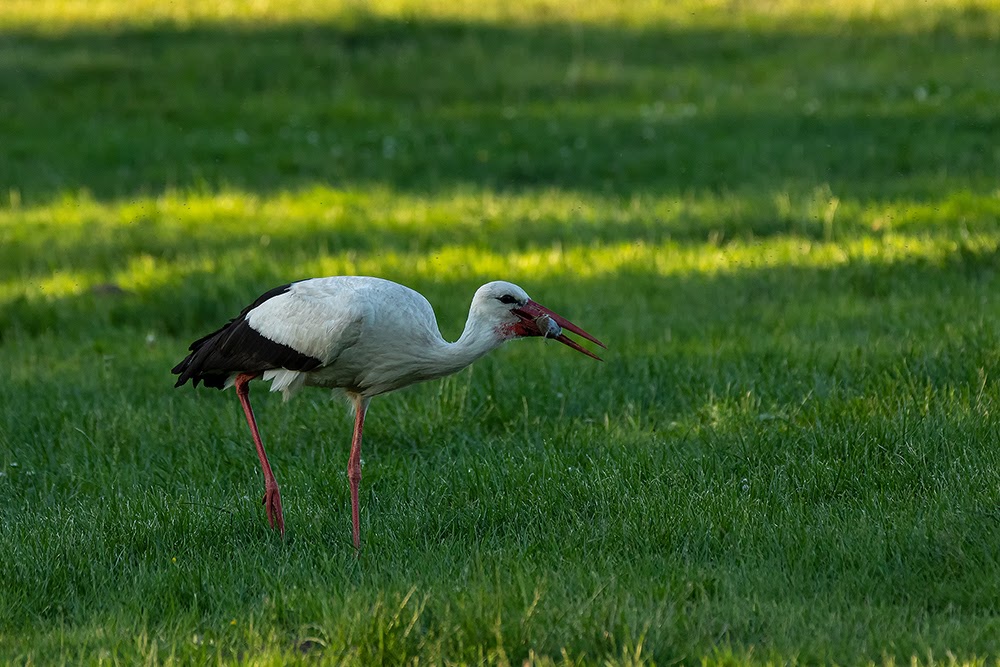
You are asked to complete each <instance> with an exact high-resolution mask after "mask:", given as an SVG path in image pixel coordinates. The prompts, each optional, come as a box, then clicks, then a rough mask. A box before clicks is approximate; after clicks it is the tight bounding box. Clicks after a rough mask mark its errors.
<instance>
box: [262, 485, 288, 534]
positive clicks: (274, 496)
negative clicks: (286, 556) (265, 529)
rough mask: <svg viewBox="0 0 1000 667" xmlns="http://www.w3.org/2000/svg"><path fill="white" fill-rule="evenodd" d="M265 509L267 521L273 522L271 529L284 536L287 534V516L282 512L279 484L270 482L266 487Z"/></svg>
mask: <svg viewBox="0 0 1000 667" xmlns="http://www.w3.org/2000/svg"><path fill="white" fill-rule="evenodd" d="M263 503H264V510H265V511H266V512H267V522H268V523H269V524H271V529H272V530H276V531H278V532H279V533H280V534H281V536H282V537H284V536H285V517H284V515H283V514H282V512H281V493H280V492H279V491H278V485H277V484H268V485H266V486H265V487H264V500H263Z"/></svg>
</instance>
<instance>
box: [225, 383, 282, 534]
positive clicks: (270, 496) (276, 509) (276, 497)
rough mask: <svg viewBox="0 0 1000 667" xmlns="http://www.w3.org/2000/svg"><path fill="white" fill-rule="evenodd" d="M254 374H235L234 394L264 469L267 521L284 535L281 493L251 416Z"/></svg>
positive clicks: (255, 423) (254, 420) (255, 421)
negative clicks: (241, 408) (238, 399)
mask: <svg viewBox="0 0 1000 667" xmlns="http://www.w3.org/2000/svg"><path fill="white" fill-rule="evenodd" d="M255 377H257V376H256V375H250V374H248V373H243V374H241V375H237V376H236V395H237V396H239V397H240V405H242V406H243V414H245V415H246V418H247V424H249V425H250V434H251V435H253V444H254V445H255V446H256V447H257V457H258V458H259V459H260V467H261V469H262V470H263V471H264V510H265V511H266V512H267V521H268V523H270V524H271V528H274V529H277V531H278V532H279V533H281V536H282V537H284V535H285V518H284V515H283V514H282V512H281V494H280V493H279V492H278V481H277V480H276V479H274V473H273V472H271V464H270V463H268V461H267V453H266V452H265V451H264V443H263V442H262V441H261V439H260V432H259V431H258V430H257V420H256V419H254V417H253V408H252V407H251V406H250V386H249V385H250V380H253V379H254V378H255Z"/></svg>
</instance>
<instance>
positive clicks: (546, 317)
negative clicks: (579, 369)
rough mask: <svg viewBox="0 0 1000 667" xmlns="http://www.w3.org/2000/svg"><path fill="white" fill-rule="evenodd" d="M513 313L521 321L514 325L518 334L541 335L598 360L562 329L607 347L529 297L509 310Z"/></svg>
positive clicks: (597, 357) (599, 359)
mask: <svg viewBox="0 0 1000 667" xmlns="http://www.w3.org/2000/svg"><path fill="white" fill-rule="evenodd" d="M510 312H512V313H513V314H514V315H517V316H518V317H519V318H521V321H520V322H518V323H517V324H515V325H514V332H515V333H516V334H517V335H518V336H542V337H543V338H552V339H554V340H557V341H559V342H560V343H562V344H563V345H567V346H569V347H571V348H573V349H574V350H576V351H577V352H582V353H583V354H585V355H587V356H588V357H593V358H594V359H597V360H598V361H603V359H601V358H600V357H599V356H597V355H596V354H594V353H593V352H591V351H590V350H588V349H587V348H585V347H583V346H582V345H580V344H579V343H577V342H576V341H575V340H573V339H572V338H570V337H569V336H567V335H566V334H565V333H563V329H565V330H566V331H569V332H571V333H574V334H576V335H577V336H582V337H583V338H586V339H587V340H589V341H590V342H592V343H596V344H597V345H600V346H601V347H603V348H605V349H607V347H608V346H607V345H605V344H604V343H602V342H601V341H599V340H597V339H596V338H594V337H593V336H591V335H590V334H589V333H587V332H586V331H584V330H583V329H581V328H580V327H578V326H576V325H575V324H573V323H572V322H570V321H569V320H567V319H566V318H565V317H563V316H562V315H559V314H558V313H554V312H552V311H551V310H549V309H548V308H546V307H545V306H543V305H541V304H538V303H535V302H534V301H531V300H530V299H529V300H528V301H527V302H526V303H524V304H523V305H521V306H519V307H517V308H515V309H513V310H511V311H510Z"/></svg>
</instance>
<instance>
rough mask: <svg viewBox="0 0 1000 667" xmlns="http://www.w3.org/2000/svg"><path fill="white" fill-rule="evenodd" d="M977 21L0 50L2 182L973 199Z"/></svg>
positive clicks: (438, 29) (228, 29)
mask: <svg viewBox="0 0 1000 667" xmlns="http://www.w3.org/2000/svg"><path fill="white" fill-rule="evenodd" d="M976 22H977V18H976V16H974V15H967V14H966V13H962V12H960V11H955V12H942V18H941V19H940V21H939V22H938V25H937V27H936V28H934V29H932V30H929V31H927V30H925V31H916V32H909V33H908V32H906V31H904V30H901V29H898V28H896V27H894V26H892V25H889V24H884V23H870V24H861V23H857V22H849V23H838V22H836V21H832V22H830V23H828V24H826V25H822V26H819V25H815V26H808V27H805V26H804V27H802V29H801V30H798V29H794V28H790V27H787V26H784V27H781V26H779V27H772V28H761V27H753V26H744V27H741V28H738V29H737V28H734V29H723V28H711V29H709V28H680V27H672V26H658V27H657V26H650V27H648V28H644V29H636V28H626V27H621V26H614V27H612V26H594V25H558V24H547V25H529V26H514V25H498V24H484V23H459V22H447V21H427V20H412V21H395V20H386V19H379V18H373V17H368V18H362V19H361V20H356V19H355V20H353V21H345V22H344V23H343V24H333V23H331V24H301V25H295V24H292V25H282V26H278V27H265V26H196V27H193V28H178V27H172V26H162V27H157V28H149V29H131V28H127V27H119V28H115V29H111V30H108V31H105V32H102V31H94V30H79V31H69V32H65V33H63V34H55V35H42V34H35V33H32V32H29V31H20V32H16V31H8V32H6V33H0V87H2V88H3V89H4V90H5V91H6V92H5V94H4V95H3V97H2V99H0V132H2V134H3V136H4V142H3V144H4V145H3V148H2V149H0V150H2V157H3V159H0V184H3V185H4V186H5V188H4V189H5V190H10V192H11V194H10V195H9V196H10V197H12V198H15V199H19V200H20V201H23V202H29V203H30V202H41V201H48V200H50V199H52V198H53V197H55V196H58V195H59V194H60V193H63V192H66V191H71V192H72V191H77V190H80V189H83V190H87V191H89V192H91V193H93V194H94V195H95V196H96V197H98V198H99V199H102V200H103V199H108V198H128V197H132V196H135V195H142V194H152V195H155V194H157V193H159V192H161V191H163V190H165V189H171V188H177V189H181V190H190V189H207V190H209V191H214V190H217V189H219V188H225V187H232V188H237V189H243V190H248V191H253V192H261V193H266V192H271V191H275V190H296V189H299V188H303V187H308V186H311V185H314V184H317V183H318V184H324V185H331V186H334V187H358V186H365V185H370V184H378V185H388V186H389V187H391V188H393V189H395V190H398V191H410V192H417V193H428V192H436V191H441V190H451V189H454V188H455V187H460V186H469V187H476V188H478V187H488V188H495V189H500V190H517V189H522V188H540V187H541V188H544V187H550V186H551V187H558V188H566V189H570V190H578V191H593V192H600V193H611V194H631V193H636V192H643V191H651V192H657V193H663V192H671V193H684V192H689V191H702V190H711V191H720V190H737V191H743V190H756V189H763V190H765V191H768V192H771V191H775V190H779V189H790V190H793V191H799V192H802V191H806V192H807V191H809V190H811V189H812V188H815V187H817V186H820V185H827V184H828V185H829V186H830V187H831V188H832V189H833V190H834V191H835V192H836V193H840V192H843V191H850V192H851V193H852V194H853V195H855V196H859V197H876V198H877V197H885V196H894V195H904V194H905V195H907V196H914V197H924V196H929V195H930V194H931V193H937V194H940V192H941V191H948V190H953V189H957V188H969V189H973V190H983V189H992V188H994V187H995V175H996V168H997V156H996V155H995V154H994V151H993V142H992V138H993V136H994V135H995V134H996V131H997V130H998V129H1000V114H998V113H997V111H996V109H997V108H1000V105H998V104H996V101H997V95H996V92H995V90H996V84H997V79H996V77H997V76H998V75H996V74H994V73H993V72H995V71H996V68H995V67H993V64H994V62H993V61H994V55H995V53H996V47H997V44H996V41H995V39H992V38H991V37H990V36H989V35H988V31H985V32H986V34H983V32H984V31H977V30H976ZM913 63H920V64H921V65H920V66H917V67H914V66H913ZM3 194H4V195H7V194H8V193H7V192H4V193H3Z"/></svg>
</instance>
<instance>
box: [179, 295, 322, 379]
mask: <svg viewBox="0 0 1000 667" xmlns="http://www.w3.org/2000/svg"><path fill="white" fill-rule="evenodd" d="M291 287H292V284H291V283H289V284H287V285H282V286H280V287H275V288H274V289H271V290H268V291H267V292H265V293H264V294H262V295H260V297H258V298H257V300H256V301H254V302H253V303H251V304H250V305H249V306H247V307H246V308H244V309H243V311H242V312H241V313H240V314H239V315H238V316H236V317H234V318H233V319H231V320H229V322H228V323H227V324H226V325H225V326H224V327H222V328H221V329H219V330H217V331H213V332H212V333H210V334H208V335H207V336H203V337H201V338H199V339H198V340H196V341H195V342H193V343H191V347H190V348H188V349H189V350H190V351H191V354H189V355H188V356H187V357H185V358H184V360H183V361H181V362H180V363H179V364H177V365H176V366H174V368H173V370H172V371H171V372H172V373H173V374H174V375H179V376H180V377H179V378H177V383H176V384H174V386H175V387H180V386H181V385H183V384H184V383H185V382H187V381H188V380H191V383H192V384H193V385H194V386H196V387H197V386H198V383H199V382H204V383H205V386H206V387H214V388H216V389H222V388H224V387H225V386H226V380H227V379H228V378H229V377H230V376H231V375H233V374H234V373H251V374H257V373H263V372H264V371H268V370H273V369H276V368H287V369H288V370H292V371H311V370H313V369H314V368H316V367H317V366H319V365H320V364H321V363H322V361H321V360H319V359H317V358H315V357H311V356H309V355H307V354H303V353H301V352H299V351H298V350H296V349H295V348H292V347H289V346H288V345H282V344H281V343H276V342H274V341H273V340H271V339H269V338H266V337H264V336H262V335H261V334H260V333H259V332H257V331H256V330H255V329H254V328H253V327H251V326H250V323H249V322H247V313H249V312H250V311H251V310H253V309H254V308H256V307H257V306H259V305H260V304H262V303H264V302H265V301H267V300H268V299H271V298H274V297H276V296H278V295H279V294H284V293H285V292H287V291H288V290H289V289H291Z"/></svg>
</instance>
